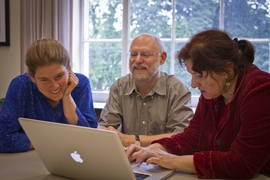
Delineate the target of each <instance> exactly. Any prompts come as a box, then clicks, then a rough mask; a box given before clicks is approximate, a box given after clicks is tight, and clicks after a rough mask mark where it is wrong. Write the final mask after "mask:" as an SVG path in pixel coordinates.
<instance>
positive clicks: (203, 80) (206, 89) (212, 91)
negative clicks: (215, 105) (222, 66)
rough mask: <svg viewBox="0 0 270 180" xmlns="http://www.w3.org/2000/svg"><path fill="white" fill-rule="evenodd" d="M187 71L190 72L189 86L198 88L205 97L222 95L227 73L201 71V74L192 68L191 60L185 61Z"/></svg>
mask: <svg viewBox="0 0 270 180" xmlns="http://www.w3.org/2000/svg"><path fill="white" fill-rule="evenodd" d="M185 64H186V67H187V71H188V72H189V73H190V74H191V87H192V88H198V89H199V90H200V92H201V94H202V95H203V96H204V98H205V99H213V98H217V97H219V96H220V95H224V94H225V93H226V92H225V91H224V87H225V83H226V79H228V78H227V75H226V74H225V73H224V74H217V73H215V72H212V73H211V74H210V73H207V72H206V71H203V72H202V74H200V73H197V72H195V71H193V70H192V66H193V61H192V60H190V59H189V60H186V61H185Z"/></svg>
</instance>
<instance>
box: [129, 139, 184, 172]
mask: <svg viewBox="0 0 270 180" xmlns="http://www.w3.org/2000/svg"><path fill="white" fill-rule="evenodd" d="M126 155H127V157H128V159H129V161H134V160H135V161H136V162H137V163H143V162H145V163H146V164H156V165H159V166H161V167H164V168H167V169H177V163H179V162H181V161H179V159H178V158H179V157H181V156H176V155H173V154H170V153H168V152H166V151H165V150H164V147H163V146H161V145H160V144H152V145H150V146H148V147H139V146H136V145H133V144H132V145H130V146H129V147H127V148H126Z"/></svg>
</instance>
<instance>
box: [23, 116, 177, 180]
mask: <svg viewBox="0 0 270 180" xmlns="http://www.w3.org/2000/svg"><path fill="white" fill-rule="evenodd" d="M19 122H20V124H21V125H22V127H23V129H24V131H25V133H26V134H27V136H28V137H29V139H30V141H31V142H32V144H33V145H34V147H35V150H36V151H37V153H38V155H39V156H40V158H41V160H42V162H43V163H44V165H45V167H46V168H47V170H48V171H49V172H50V173H51V174H53V175H58V176H63V177H67V178H71V179H95V180H98V179H102V180H104V179H124V180H132V179H146V180H151V179H152V180H157V179H166V178H168V177H169V176H171V175H172V174H173V173H174V170H168V169H164V168H162V167H159V166H157V165H146V164H144V163H143V164H141V165H139V164H136V163H135V162H133V163H130V162H129V160H128V159H127V157H126V154H125V151H124V148H123V146H122V143H121V141H120V139H119V137H118V135H117V133H115V132H113V131H106V130H102V129H95V128H87V127H81V126H74V125H68V124H61V123H53V122H47V121H41V120H34V119H27V118H19ZM135 174H136V175H135ZM137 174H143V175H137ZM136 176H143V178H140V177H139V178H136Z"/></svg>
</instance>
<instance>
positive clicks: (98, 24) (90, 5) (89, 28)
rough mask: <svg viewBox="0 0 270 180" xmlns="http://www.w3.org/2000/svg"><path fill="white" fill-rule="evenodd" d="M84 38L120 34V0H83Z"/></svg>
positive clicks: (119, 36)
mask: <svg viewBox="0 0 270 180" xmlns="http://www.w3.org/2000/svg"><path fill="white" fill-rule="evenodd" d="M84 14H85V20H84V21H85V24H86V26H85V28H84V29H85V30H84V39H85V40H87V39H91V38H94V39H114V38H121V36H122V28H123V27H122V17H123V5H122V0H102V1H100V0H85V13H84Z"/></svg>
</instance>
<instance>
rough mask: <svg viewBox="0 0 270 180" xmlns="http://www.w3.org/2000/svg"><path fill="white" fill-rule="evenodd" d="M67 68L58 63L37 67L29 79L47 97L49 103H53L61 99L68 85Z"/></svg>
mask: <svg viewBox="0 0 270 180" xmlns="http://www.w3.org/2000/svg"><path fill="white" fill-rule="evenodd" d="M68 78H69V70H68V69H67V68H66V67H65V66H63V65H60V64H57V63H54V64H51V65H48V66H42V67H38V68H37V69H36V73H35V75H34V76H31V75H30V79H31V80H32V81H33V82H35V83H36V85H37V88H38V90H39V91H40V92H41V93H42V94H43V95H44V96H45V97H46V98H47V99H48V101H49V103H50V104H55V103H57V104H58V102H59V101H60V100H61V99H62V97H63V94H64V92H65V90H66V87H67V85H68Z"/></svg>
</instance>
